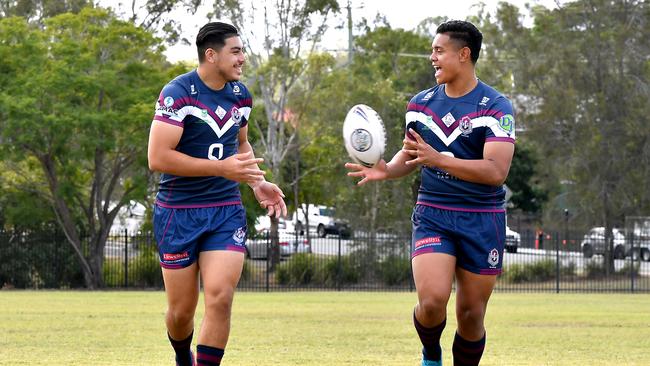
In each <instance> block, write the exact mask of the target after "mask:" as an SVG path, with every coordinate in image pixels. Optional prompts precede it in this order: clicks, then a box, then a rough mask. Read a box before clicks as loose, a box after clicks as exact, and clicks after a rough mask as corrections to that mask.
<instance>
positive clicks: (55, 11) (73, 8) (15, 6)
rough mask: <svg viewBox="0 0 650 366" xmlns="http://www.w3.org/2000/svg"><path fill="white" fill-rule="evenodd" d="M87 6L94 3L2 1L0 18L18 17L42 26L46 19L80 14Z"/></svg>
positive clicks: (33, 0) (52, 0)
mask: <svg viewBox="0 0 650 366" xmlns="http://www.w3.org/2000/svg"><path fill="white" fill-rule="evenodd" d="M86 6H92V1H88V0H0V18H4V17H12V16H17V17H23V18H25V19H27V20H29V21H35V22H36V23H37V24H42V23H43V21H44V20H45V19H47V18H50V17H53V16H56V15H59V14H63V13H75V14H76V13H79V12H80V11H81V9H83V8H84V7H86Z"/></svg>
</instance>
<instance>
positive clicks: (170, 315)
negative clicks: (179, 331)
mask: <svg viewBox="0 0 650 366" xmlns="http://www.w3.org/2000/svg"><path fill="white" fill-rule="evenodd" d="M194 310H195V307H193V306H183V305H176V306H170V307H169V308H168V309H167V314H166V317H167V322H168V323H170V325H171V326H172V327H174V328H183V327H185V326H187V325H188V324H191V323H192V322H193V321H194Z"/></svg>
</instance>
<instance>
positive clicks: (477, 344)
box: [454, 331, 487, 350]
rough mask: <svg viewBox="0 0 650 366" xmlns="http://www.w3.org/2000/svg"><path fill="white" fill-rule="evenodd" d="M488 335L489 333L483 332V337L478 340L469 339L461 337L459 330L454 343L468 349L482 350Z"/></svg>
mask: <svg viewBox="0 0 650 366" xmlns="http://www.w3.org/2000/svg"><path fill="white" fill-rule="evenodd" d="M486 336H487V333H483V337H482V338H481V339H479V340H478V341H468V340H467V339H465V338H463V337H461V336H460V334H458V331H457V332H456V335H455V336H454V344H457V345H459V346H461V347H462V348H464V349H466V350H478V349H480V350H482V349H483V348H484V347H485V339H486Z"/></svg>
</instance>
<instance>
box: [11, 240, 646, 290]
mask: <svg viewBox="0 0 650 366" xmlns="http://www.w3.org/2000/svg"><path fill="white" fill-rule="evenodd" d="M585 235H586V234H585V233H570V232H565V233H550V234H549V233H545V234H543V235H539V233H536V232H533V231H523V232H521V233H520V238H513V237H509V238H508V249H509V251H506V253H505V254H504V258H503V268H504V272H503V274H501V275H500V276H499V278H498V283H497V288H496V291H531V292H645V293H648V292H650V252H647V253H646V251H647V250H649V249H648V248H647V247H645V246H643V245H644V244H639V242H638V241H635V242H633V243H625V246H624V249H623V250H622V251H617V252H616V258H613V259H612V260H611V261H610V260H608V259H607V257H608V256H606V255H601V254H600V251H599V250H598V249H596V250H595V251H592V252H586V251H585V250H584V249H583V248H584V246H583V245H582V243H583V242H584V241H585V238H586V236H585ZM410 241H411V238H410V236H409V235H401V236H400V235H392V234H385V233H384V234H375V235H370V234H367V233H363V232H360V231H356V232H354V233H353V235H352V236H351V237H349V238H342V237H339V236H338V235H328V236H327V237H324V238H321V237H318V236H317V235H316V234H315V233H314V234H311V236H310V237H307V236H298V235H295V234H293V235H283V236H281V237H280V238H279V240H278V245H277V246H275V248H277V253H278V254H279V261H274V260H273V257H274V256H273V255H272V253H273V248H274V246H273V245H272V240H271V238H270V237H268V236H262V237H259V238H255V239H249V240H248V242H247V244H248V249H249V251H248V253H247V254H248V258H247V259H246V262H245V265H244V270H243V272H242V277H241V280H240V283H239V288H240V289H244V290H250V291H287V290H333V291H336V290H343V291H345V290H362V291H363V290H373V291H412V290H414V285H413V281H412V276H411V268H410ZM619 244H620V243H619ZM635 245H636V246H635ZM84 250H85V251H87V248H84ZM605 254H607V252H606V253H605ZM0 258H1V259H2V260H0V285H2V286H3V287H4V288H81V287H83V286H84V282H83V275H82V272H81V269H80V268H81V267H80V265H79V262H78V259H77V256H76V254H75V253H74V251H73V250H72V248H71V246H70V245H69V244H68V243H67V242H66V240H65V237H64V236H63V235H61V233H60V232H58V231H56V230H54V231H42V232H21V233H16V232H0ZM103 260H104V266H103V273H102V275H103V280H104V284H105V286H106V287H107V288H138V289H141V288H156V289H159V288H162V287H163V282H162V276H161V273H160V267H159V264H158V254H157V250H156V244H155V241H154V240H153V238H152V235H151V234H149V233H144V234H143V233H128V232H120V233H114V235H111V236H110V238H109V240H108V241H107V243H106V246H105V248H104V255H103ZM608 264H610V265H608Z"/></svg>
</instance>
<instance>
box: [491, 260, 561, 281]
mask: <svg viewBox="0 0 650 366" xmlns="http://www.w3.org/2000/svg"><path fill="white" fill-rule="evenodd" d="M501 278H502V279H503V280H504V281H506V282H509V283H522V282H544V281H549V280H551V279H553V278H555V261H553V260H551V259H546V260H542V261H538V262H534V263H530V264H520V263H517V264H513V265H510V266H508V267H507V268H504V271H503V274H502V275H501Z"/></svg>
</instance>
